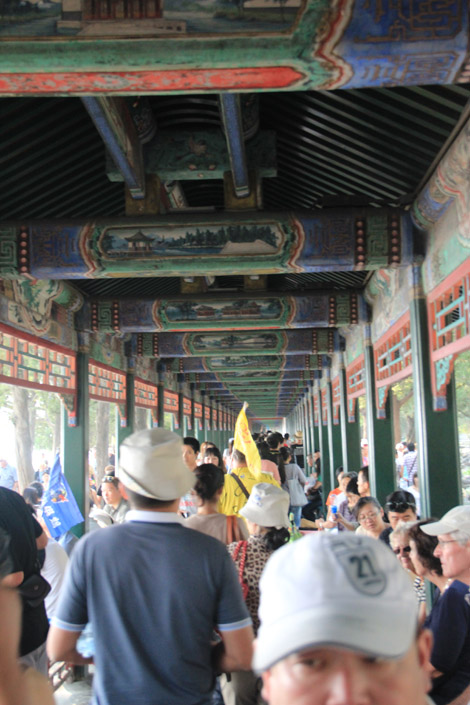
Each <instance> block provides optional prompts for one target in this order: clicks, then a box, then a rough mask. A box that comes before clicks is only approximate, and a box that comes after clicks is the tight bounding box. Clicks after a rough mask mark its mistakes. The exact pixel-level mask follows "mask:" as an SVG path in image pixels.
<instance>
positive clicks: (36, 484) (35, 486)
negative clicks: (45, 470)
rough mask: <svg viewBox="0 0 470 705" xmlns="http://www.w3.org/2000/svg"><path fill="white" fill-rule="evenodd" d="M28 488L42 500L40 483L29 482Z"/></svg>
mask: <svg viewBox="0 0 470 705" xmlns="http://www.w3.org/2000/svg"><path fill="white" fill-rule="evenodd" d="M29 487H32V488H33V490H36V492H37V495H38V497H39V499H42V496H43V494H44V485H43V484H42V482H39V480H35V481H34V482H31V483H30V484H29Z"/></svg>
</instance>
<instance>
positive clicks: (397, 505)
mask: <svg viewBox="0 0 470 705" xmlns="http://www.w3.org/2000/svg"><path fill="white" fill-rule="evenodd" d="M385 506H386V508H387V509H388V510H389V511H391V512H398V513H401V512H406V510H407V509H413V511H416V504H414V503H412V502H387V504H386V505H385Z"/></svg>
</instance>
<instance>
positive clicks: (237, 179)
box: [220, 93, 250, 198]
mask: <svg viewBox="0 0 470 705" xmlns="http://www.w3.org/2000/svg"><path fill="white" fill-rule="evenodd" d="M220 111H221V114H222V121H223V125H224V129H225V136H226V139H227V149H228V153H229V158H230V168H231V170H232V178H233V187H234V190H235V194H236V196H237V197H238V198H246V196H249V195H250V186H249V183H248V169H247V166H246V154H245V140H244V137H243V127H242V113H241V108H240V96H239V95H237V94H235V93H221V95H220Z"/></svg>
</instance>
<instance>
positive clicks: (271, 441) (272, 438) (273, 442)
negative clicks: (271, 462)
mask: <svg viewBox="0 0 470 705" xmlns="http://www.w3.org/2000/svg"><path fill="white" fill-rule="evenodd" d="M283 440H284V439H283ZM266 443H267V444H268V446H269V447H270V449H271V450H276V449H277V447H278V445H279V438H278V434H277V433H270V434H269V436H268V437H267V438H266Z"/></svg>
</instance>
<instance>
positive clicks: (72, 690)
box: [54, 679, 91, 705]
mask: <svg viewBox="0 0 470 705" xmlns="http://www.w3.org/2000/svg"><path fill="white" fill-rule="evenodd" d="M54 698H55V702H56V705H89V703H90V702H91V679H87V680H84V681H77V682H75V683H65V684H64V685H63V686H61V687H60V688H59V689H58V690H56V692H55V693H54Z"/></svg>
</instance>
